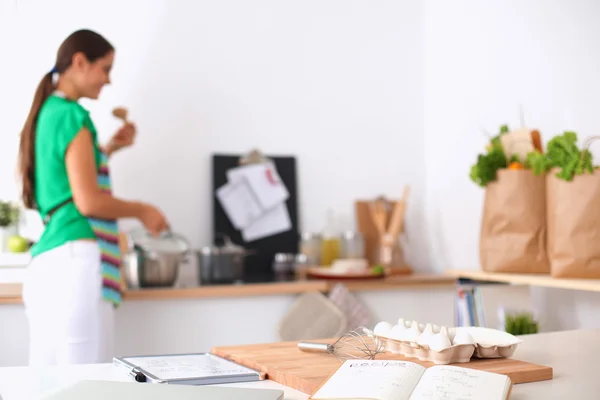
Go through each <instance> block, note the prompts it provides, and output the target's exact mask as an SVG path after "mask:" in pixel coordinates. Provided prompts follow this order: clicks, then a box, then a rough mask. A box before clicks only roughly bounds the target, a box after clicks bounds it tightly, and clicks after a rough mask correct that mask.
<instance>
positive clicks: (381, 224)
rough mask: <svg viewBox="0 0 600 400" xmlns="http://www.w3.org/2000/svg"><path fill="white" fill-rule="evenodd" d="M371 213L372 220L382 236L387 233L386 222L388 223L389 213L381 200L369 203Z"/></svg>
mask: <svg viewBox="0 0 600 400" xmlns="http://www.w3.org/2000/svg"><path fill="white" fill-rule="evenodd" d="M369 211H370V213H371V219H372V220H373V224H374V225H375V228H377V230H378V231H379V234H380V235H383V234H384V233H385V228H386V222H387V211H386V209H385V205H384V204H383V202H382V201H381V200H379V199H377V200H375V201H370V202H369Z"/></svg>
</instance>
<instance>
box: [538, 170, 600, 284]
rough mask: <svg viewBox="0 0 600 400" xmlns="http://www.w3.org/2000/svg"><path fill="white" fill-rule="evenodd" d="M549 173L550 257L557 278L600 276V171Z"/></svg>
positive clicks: (593, 277)
mask: <svg viewBox="0 0 600 400" xmlns="http://www.w3.org/2000/svg"><path fill="white" fill-rule="evenodd" d="M556 172H557V171H556V170H553V171H551V172H549V173H548V176H547V183H546V185H547V188H546V189H547V207H548V217H547V219H548V257H549V260H550V266H551V274H552V276H554V277H557V278H588V279H599V278H600V171H599V170H595V171H594V173H593V174H589V173H586V174H584V175H575V176H574V177H573V180H572V181H570V182H567V181H564V180H562V179H560V178H557V177H556Z"/></svg>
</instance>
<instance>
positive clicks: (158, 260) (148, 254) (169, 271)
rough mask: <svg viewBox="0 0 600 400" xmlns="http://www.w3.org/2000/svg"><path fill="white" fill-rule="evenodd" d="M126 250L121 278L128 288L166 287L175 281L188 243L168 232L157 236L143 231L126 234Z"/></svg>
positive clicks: (185, 254) (184, 259)
mask: <svg viewBox="0 0 600 400" xmlns="http://www.w3.org/2000/svg"><path fill="white" fill-rule="evenodd" d="M127 236H128V251H127V252H125V253H124V254H123V255H122V260H123V270H124V273H125V280H126V282H127V285H128V286H129V287H133V288H144V287H170V286H173V285H174V284H175V281H176V280H177V277H178V274H179V268H180V265H181V263H182V262H184V261H186V259H187V255H188V252H189V248H190V246H189V244H188V242H187V240H186V239H185V238H183V237H182V236H180V235H176V234H174V233H172V232H170V231H169V232H165V233H163V234H161V235H159V236H158V237H153V236H151V235H150V234H149V233H148V232H146V231H145V230H138V231H133V232H131V233H129V234H128V235H127Z"/></svg>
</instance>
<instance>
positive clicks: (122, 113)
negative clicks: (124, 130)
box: [112, 107, 128, 123]
mask: <svg viewBox="0 0 600 400" xmlns="http://www.w3.org/2000/svg"><path fill="white" fill-rule="evenodd" d="M112 114H113V115H114V116H115V117H117V118H119V119H120V120H122V121H123V122H124V123H127V114H128V111H127V109H126V108H125V107H117V108H115V109H114V110H113V112H112Z"/></svg>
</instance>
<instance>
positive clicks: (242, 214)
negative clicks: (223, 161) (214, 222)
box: [217, 162, 292, 242]
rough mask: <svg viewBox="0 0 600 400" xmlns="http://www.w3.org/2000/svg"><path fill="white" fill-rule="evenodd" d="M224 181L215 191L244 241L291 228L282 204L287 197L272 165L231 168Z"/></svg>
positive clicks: (269, 163) (284, 206)
mask: <svg viewBox="0 0 600 400" xmlns="http://www.w3.org/2000/svg"><path fill="white" fill-rule="evenodd" d="M227 180H228V182H227V183H226V184H225V185H223V186H221V187H220V188H218V189H217V198H218V199H219V202H220V203H221V206H222V207H223V210H224V211H225V214H227V217H228V218H229V220H230V221H231V223H232V225H233V226H234V227H235V228H236V229H238V230H241V232H242V237H243V239H244V241H245V242H251V241H254V240H258V239H261V238H264V237H267V236H271V235H276V234H278V233H281V232H285V231H288V230H289V229H291V228H292V222H291V220H290V215H289V213H288V210H287V207H286V205H285V202H286V200H287V199H288V198H289V196H290V194H289V192H288V190H287V188H286V187H285V185H284V184H283V182H282V180H281V178H280V177H279V174H278V173H277V170H276V169H275V165H274V164H273V162H265V163H261V164H250V165H244V166H240V167H237V168H233V169H231V170H229V171H227Z"/></svg>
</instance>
